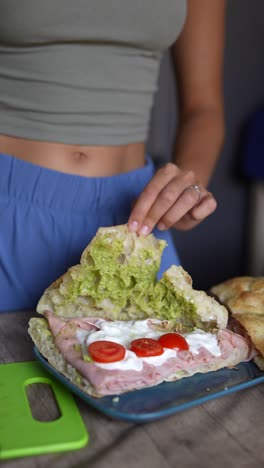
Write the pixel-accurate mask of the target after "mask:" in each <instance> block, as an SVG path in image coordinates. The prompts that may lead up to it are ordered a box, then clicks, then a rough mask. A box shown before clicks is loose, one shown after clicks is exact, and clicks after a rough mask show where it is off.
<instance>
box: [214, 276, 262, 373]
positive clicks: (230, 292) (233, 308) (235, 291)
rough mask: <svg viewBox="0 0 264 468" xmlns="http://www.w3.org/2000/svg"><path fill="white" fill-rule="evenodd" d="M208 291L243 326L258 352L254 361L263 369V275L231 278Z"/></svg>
mask: <svg viewBox="0 0 264 468" xmlns="http://www.w3.org/2000/svg"><path fill="white" fill-rule="evenodd" d="M210 292H211V293H212V294H213V295H214V296H215V297H217V298H218V299H219V301H220V302H221V303H222V304H224V305H225V306H226V307H227V308H228V309H229V311H230V313H231V314H232V316H233V317H235V319H236V320H237V321H238V322H239V323H240V324H241V325H242V326H243V327H244V328H245V330H246V331H247V333H248V335H249V336H250V338H251V340H252V342H253V343H254V345H255V346H256V348H257V350H258V351H259V352H260V355H259V356H257V357H256V358H255V362H256V364H257V365H258V366H259V367H260V368H261V369H262V370H264V277H252V276H241V277H236V278H232V279H229V280H227V281H224V282H223V283H220V284H218V285H216V286H213V287H212V288H211V289H210Z"/></svg>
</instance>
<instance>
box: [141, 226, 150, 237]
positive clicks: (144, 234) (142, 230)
mask: <svg viewBox="0 0 264 468" xmlns="http://www.w3.org/2000/svg"><path fill="white" fill-rule="evenodd" d="M148 233H149V227H148V226H142V228H140V230H139V234H142V236H147V235H148Z"/></svg>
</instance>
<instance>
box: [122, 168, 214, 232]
mask: <svg viewBox="0 0 264 468" xmlns="http://www.w3.org/2000/svg"><path fill="white" fill-rule="evenodd" d="M216 206H217V203H216V200H215V198H214V197H213V195H212V194H211V193H210V192H208V191H207V190H206V188H205V187H203V185H202V184H201V183H200V182H199V180H197V178H196V176H195V174H194V172H192V171H183V170H181V169H180V168H179V167H178V166H176V164H173V163H167V164H166V165H165V166H163V167H162V168H160V169H159V170H158V171H157V172H156V174H155V175H154V177H153V178H152V179H151V181H150V182H149V183H148V185H147V186H146V187H145V189H144V190H143V192H142V193H141V195H140V196H139V198H138V199H137V201H136V203H135V205H134V207H133V209H132V212H131V215H130V217H129V220H128V228H129V229H130V231H134V232H137V233H138V234H141V235H148V234H149V233H150V232H151V231H152V230H153V228H154V227H155V226H157V227H158V229H160V230H166V229H169V228H171V227H173V228H176V229H179V230H183V231H184V230H188V229H192V228H194V227H195V226H196V225H197V224H199V223H200V222H201V221H203V220H204V219H205V218H206V217H207V216H209V215H210V214H211V213H213V212H214V211H215V209H216Z"/></svg>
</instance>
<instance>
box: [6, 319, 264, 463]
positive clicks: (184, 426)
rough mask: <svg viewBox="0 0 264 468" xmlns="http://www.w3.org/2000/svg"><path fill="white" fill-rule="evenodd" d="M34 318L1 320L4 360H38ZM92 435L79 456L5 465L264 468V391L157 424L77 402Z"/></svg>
mask: <svg viewBox="0 0 264 468" xmlns="http://www.w3.org/2000/svg"><path fill="white" fill-rule="evenodd" d="M33 315H35V314H34V313H32V312H10V313H2V314H0V360H1V362H3V363H8V362H19V361H30V360H34V355H33V351H32V350H33V344H32V341H31V338H30V337H29V335H28V334H27V327H28V320H29V318H30V317H31V316H33ZM76 402H77V405H78V408H79V410H80V413H81V415H82V417H83V420H84V422H85V425H86V427H87V430H88V432H89V435H90V441H89V444H88V445H87V446H86V447H85V448H83V449H80V450H74V451H72V452H61V453H56V454H49V455H39V456H34V457H24V458H17V459H13V460H7V461H2V463H1V467H8V468H33V467H38V468H39V467H50V468H53V467H54V468H68V467H71V468H75V467H76V468H77V467H78V468H82V467H83V468H86V467H87V468H110V467H117V468H176V467H179V468H180V467H195V468H207V467H209V468H210V467H216V468H218V467H219V468H220V467H221V468H231V467H234V468H238V467H251V468H260V467H262V468H263V467H264V385H259V386H255V387H251V388H249V389H247V390H243V391H240V392H238V393H234V394H230V395H227V396H224V397H222V398H219V399H217V400H213V401H210V402H207V403H206V404H203V405H200V406H198V407H195V408H192V409H189V410H187V411H183V412H181V413H177V414H175V415H173V416H169V417H167V418H165V419H160V420H158V421H155V422H150V423H147V424H142V425H137V424H134V423H128V422H123V421H117V420H111V419H108V418H107V417H105V416H104V415H102V414H100V413H99V412H97V411H96V410H94V409H92V408H91V407H89V406H88V405H87V404H85V403H84V402H83V401H81V400H80V399H78V398H76Z"/></svg>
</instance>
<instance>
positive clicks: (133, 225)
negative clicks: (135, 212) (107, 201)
mask: <svg viewBox="0 0 264 468" xmlns="http://www.w3.org/2000/svg"><path fill="white" fill-rule="evenodd" d="M128 227H129V230H130V231H132V232H135V231H136V230H137V228H138V222H137V221H132V223H129V225H128Z"/></svg>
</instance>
